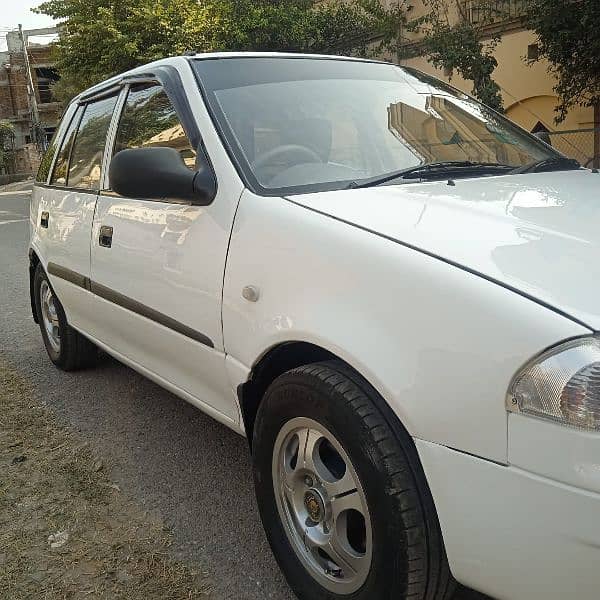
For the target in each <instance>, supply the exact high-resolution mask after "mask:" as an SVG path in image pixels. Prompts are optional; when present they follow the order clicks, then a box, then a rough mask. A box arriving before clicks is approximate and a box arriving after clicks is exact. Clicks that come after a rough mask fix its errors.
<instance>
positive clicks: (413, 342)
mask: <svg viewBox="0 0 600 600" xmlns="http://www.w3.org/2000/svg"><path fill="white" fill-rule="evenodd" d="M248 284H252V285H256V286H257V287H258V288H260V292H261V299H260V301H259V302H256V303H253V302H248V301H247V300H245V299H244V298H243V297H242V288H243V287H244V286H245V285H248ZM223 300H224V303H223V325H224V334H225V348H226V351H227V353H228V354H231V355H233V356H234V357H236V358H237V359H239V360H240V361H241V362H242V363H243V364H245V365H252V364H253V363H254V362H255V361H256V360H257V359H258V358H259V357H260V356H261V355H262V354H264V353H265V352H266V351H267V350H268V349H269V348H271V347H273V346H275V345H276V344H279V343H282V342H285V341H289V340H300V341H306V342H311V343H314V344H317V345H319V346H322V347H324V348H326V349H327V350H330V351H331V352H333V353H334V354H336V355H338V356H340V357H341V358H343V359H344V360H346V361H347V362H349V363H350V364H351V365H352V366H353V367H355V368H356V369H357V370H358V371H359V372H360V373H362V374H363V375H364V376H365V377H366V378H367V379H368V380H369V381H370V382H371V384H373V385H374V386H375V387H376V388H377V389H378V390H379V392H380V393H381V394H382V396H383V397H384V398H385V399H386V400H387V402H388V403H389V404H390V405H391V406H392V408H393V409H394V411H395V412H396V414H398V416H399V417H400V419H401V421H402V422H403V423H404V425H405V427H406V428H407V429H408V431H409V432H410V433H411V434H412V435H414V436H416V437H419V438H422V439H426V440H430V441H433V442H437V443H440V444H445V445H448V446H451V447H454V448H460V449H462V450H465V451H467V452H471V453H473V454H477V455H480V456H484V457H487V458H490V459H493V460H497V461H506V411H505V405H504V397H505V394H506V390H507V388H508V384H509V382H510V380H511V378H512V376H513V375H514V373H515V371H516V370H517V369H518V368H519V367H520V366H521V365H522V364H523V362H524V361H525V360H527V359H528V358H530V357H531V356H532V355H534V354H536V353H537V352H539V350H540V349H542V348H545V347H546V346H549V345H551V344H553V343H555V341H556V340H560V339H563V338H566V337H570V336H574V335H581V334H585V333H587V332H588V330H587V329H585V328H583V327H581V326H580V325H577V324H575V323H573V322H572V321H569V320H567V319H565V318H564V317H562V316H559V315H557V314H555V313H553V312H552V311H550V310H548V309H545V308H542V307H540V306H539V305H537V304H535V303H534V302H532V301H531V300H528V299H525V298H523V297H522V296H520V295H518V294H515V293H513V292H508V291H507V290H506V289H505V288H503V287H501V286H499V285H497V284H494V283H491V282H489V281H486V280H484V279H482V278H481V277H478V276H476V275H472V274H470V273H466V272H465V271H462V270H461V269H459V268H456V267H451V266H449V265H447V264H445V263H443V262H442V261H440V260H437V259H435V258H431V257H429V256H426V255H425V254H422V253H420V252H417V251H415V250H411V249H409V248H406V247H405V246H402V245H400V244H397V243H396V242H393V241H390V240H387V239H384V238H382V237H379V236H376V235H373V234H371V233H368V232H365V231H362V230H360V229H357V228H356V227H353V226H352V225H348V224H345V223H341V222H339V221H336V220H335V219H332V218H330V217H326V216H323V215H321V214H318V213H316V212H314V211H311V210H307V209H305V208H303V207H301V206H298V205H296V204H293V203H291V202H288V201H285V200H282V199H279V198H264V197H259V196H255V195H253V194H251V193H250V192H245V193H244V196H243V197H242V200H241V202H240V206H239V208H238V214H237V217H236V224H235V228H234V232H233V236H232V239H231V246H230V251H229V259H228V262H227V272H226V277H225V289H224V296H223Z"/></svg>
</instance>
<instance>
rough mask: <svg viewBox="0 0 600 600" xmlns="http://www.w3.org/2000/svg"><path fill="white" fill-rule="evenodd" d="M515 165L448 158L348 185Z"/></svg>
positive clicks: (370, 183)
mask: <svg viewBox="0 0 600 600" xmlns="http://www.w3.org/2000/svg"><path fill="white" fill-rule="evenodd" d="M513 169H514V167H511V166H510V165H503V164H501V163H490V162H473V161H471V160H447V161H440V162H432V163H427V164H424V165H416V166H414V167H409V168H408V169H400V170H399V171H392V172H391V173H385V174H384V175H377V176H375V177H370V178H369V179H361V180H359V181H353V182H352V183H350V184H349V185H348V189H355V188H364V187H371V186H376V185H382V184H384V183H387V182H388V181H393V180H394V179H437V178H443V177H447V176H448V175H461V174H463V173H467V172H468V173H469V174H480V173H487V172H490V171H491V172H496V171H503V172H509V171H512V170H513Z"/></svg>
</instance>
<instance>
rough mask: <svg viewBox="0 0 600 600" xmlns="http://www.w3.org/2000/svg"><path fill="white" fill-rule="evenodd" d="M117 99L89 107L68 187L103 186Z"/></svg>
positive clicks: (71, 163)
mask: <svg viewBox="0 0 600 600" xmlns="http://www.w3.org/2000/svg"><path fill="white" fill-rule="evenodd" d="M116 103H117V96H116V95H115V96H109V97H107V98H102V99H101V100H96V101H93V102H90V103H89V104H87V105H86V106H85V110H84V113H83V117H82V118H81V122H80V124H79V128H78V130H77V135H76V136H75V141H74V142H73V150H72V151H71V159H70V161H69V171H68V175H67V186H68V187H72V188H77V189H84V190H97V189H98V186H99V184H100V175H101V170H102V159H103V157H104V148H105V146H106V135H107V133H108V127H109V125H110V122H111V120H112V116H113V111H114V108H115V105H116Z"/></svg>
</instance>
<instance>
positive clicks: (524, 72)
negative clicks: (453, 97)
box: [384, 0, 600, 166]
mask: <svg viewBox="0 0 600 600" xmlns="http://www.w3.org/2000/svg"><path fill="white" fill-rule="evenodd" d="M458 1H459V2H460V3H461V7H463V10H464V12H463V15H466V16H467V18H468V19H469V20H471V21H472V22H475V23H477V21H478V19H480V18H481V16H480V15H478V13H477V11H476V10H473V9H472V3H470V2H468V0H467V1H465V0H458ZM384 2H386V3H387V4H388V6H390V5H395V4H396V3H397V0H384ZM456 2H457V0H447V5H448V11H449V12H448V14H449V18H450V20H451V21H452V20H456V19H458V18H459V16H458V10H457V6H456ZM410 4H412V6H413V10H412V11H411V18H416V17H418V16H420V15H423V14H424V13H425V7H424V5H423V2H422V1H421V0H410ZM496 4H497V5H498V7H499V9H500V10H501V11H502V14H503V15H505V17H504V18H503V19H502V20H501V21H499V22H497V23H495V24H494V25H489V26H486V27H484V28H482V32H483V37H484V38H485V37H488V39H490V38H491V37H492V34H493V33H494V32H500V33H501V41H500V43H499V44H498V46H497V47H496V49H495V52H494V55H495V57H496V59H497V61H498V67H497V68H496V70H495V71H494V73H493V79H494V80H495V81H496V83H498V85H499V86H500V88H501V90H502V98H503V104H504V108H505V112H506V115H507V116H508V117H509V118H510V119H512V120H513V121H515V122H517V123H518V124H520V125H521V126H522V127H524V128H525V129H527V130H528V131H532V132H535V131H540V130H547V131H549V132H550V136H549V137H550V140H551V143H552V145H553V146H554V147H556V148H557V149H559V150H560V151H561V152H564V153H565V154H567V155H569V156H573V157H574V158H577V159H578V160H579V161H580V162H581V163H582V164H584V165H586V166H592V164H593V163H594V155H595V156H596V161H598V160H600V156H599V155H600V131H597V132H594V125H595V126H596V128H600V123H596V124H594V111H593V109H592V108H583V107H582V108H579V107H577V108H573V109H571V111H570V112H569V114H568V116H567V118H566V120H565V121H563V122H562V123H560V124H559V125H557V124H555V122H554V117H555V112H554V109H555V107H556V106H557V104H558V98H557V97H556V94H555V93H554V91H553V88H554V86H555V84H556V81H555V79H554V77H553V76H552V75H551V74H549V73H548V66H549V65H548V63H547V62H546V61H544V60H541V61H539V62H535V63H533V64H529V63H528V62H527V60H526V58H527V57H528V56H529V57H533V56H535V53H536V52H537V46H536V38H535V35H534V33H533V32H531V31H529V30H526V29H524V28H523V26H522V24H521V21H520V18H519V15H520V13H521V11H522V8H523V4H524V3H523V1H522V0H498V1H497V3H496ZM402 40H403V47H404V49H405V50H406V54H407V55H408V54H410V53H411V52H416V53H417V54H418V53H419V43H418V41H419V35H418V34H414V33H411V32H407V31H406V32H402ZM400 62H401V63H402V64H406V65H410V66H413V67H415V68H418V69H420V70H422V71H425V72H427V73H430V74H432V75H435V76H437V77H439V78H441V79H444V80H445V81H448V82H449V83H451V84H452V85H454V86H455V87H457V88H459V89H461V90H463V91H465V92H468V93H471V92H472V82H470V81H465V80H464V79H462V78H461V77H460V76H459V75H458V74H457V73H452V74H450V73H445V72H443V71H441V70H438V69H435V67H433V65H431V64H430V63H429V62H427V59H426V58H425V57H424V56H417V57H416V58H410V59H401V60H400Z"/></svg>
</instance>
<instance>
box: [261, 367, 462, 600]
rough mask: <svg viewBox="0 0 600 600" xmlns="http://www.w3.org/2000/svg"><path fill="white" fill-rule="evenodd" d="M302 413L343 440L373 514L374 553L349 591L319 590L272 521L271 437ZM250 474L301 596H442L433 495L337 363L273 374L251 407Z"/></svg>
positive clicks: (436, 599)
mask: <svg viewBox="0 0 600 600" xmlns="http://www.w3.org/2000/svg"><path fill="white" fill-rule="evenodd" d="M296 417H308V418H310V419H312V420H314V421H317V422H318V423H320V424H321V425H322V426H323V427H325V428H327V429H328V430H329V431H330V432H331V433H332V434H333V435H334V436H336V438H337V440H338V441H339V442H340V443H341V445H342V447H343V448H344V450H345V452H346V454H347V455H348V457H349V458H350V460H351V462H352V465H353V467H354V470H355V471H356V473H357V475H358V478H359V480H360V482H361V485H362V488H363V490H364V493H365V496H366V501H367V505H368V509H369V513H370V515H371V523H372V532H373V553H372V562H371V566H370V570H369V574H368V576H367V578H366V580H365V581H364V583H363V584H362V587H360V588H359V589H358V590H357V591H354V592H353V593H351V594H345V595H341V594H338V593H335V592H333V591H329V590H327V589H326V588H325V587H323V586H321V584H320V583H319V582H318V581H317V580H316V579H314V578H313V576H312V575H311V574H310V572H309V571H308V570H307V569H306V568H305V567H304V566H303V564H302V563H301V562H300V560H299V559H298V557H297V555H296V553H295V551H294V549H293V548H292V546H291V544H290V542H289V539H288V537H287V534H286V532H285V529H284V525H283V524H282V521H281V519H280V517H279V512H278V508H277V502H276V499H275V490H274V485H273V473H272V461H273V451H274V447H275V442H276V439H277V436H278V434H279V432H280V431H281V429H282V427H283V426H284V425H285V424H286V422H288V421H290V420H291V419H293V418H296ZM253 470H254V482H255V487H256V495H257V500H258V506H259V510H260V514H261V518H262V522H263V525H264V528H265V531H266V534H267V538H268V540H269V543H270V545H271V548H272V550H273V553H274V555H275V558H276V559H277V561H278V563H279V565H280V567H281V569H282V571H283V573H284V575H285V577H286V578H287V580H288V583H289V585H290V586H291V588H292V589H293V591H294V592H295V594H296V595H297V596H298V598H300V599H301V600H334V599H340V598H347V599H349V600H401V599H410V600H447V599H449V598H450V597H451V596H452V594H453V592H454V589H455V587H456V584H455V581H454V579H453V578H452V575H451V574H450V570H449V567H448V562H447V559H446V553H445V549H444V544H443V540H442V535H441V531H440V527H439V522H438V518H437V514H436V511H435V507H434V504H433V499H432V497H431V493H430V491H429V487H428V485H427V482H426V479H425V475H424V473H423V470H422V467H421V464H420V461H419V458H418V455H417V452H416V449H415V447H414V444H413V441H412V439H411V438H410V436H409V435H408V433H407V432H406V431H405V430H404V428H403V427H402V425H401V424H400V423H399V422H398V420H397V419H396V418H395V416H394V415H393V413H392V412H391V411H390V409H389V408H388V407H387V405H386V404H385V403H384V402H383V400H382V399H381V398H380V396H379V395H378V394H377V392H375V390H374V389H373V388H372V387H371V386H370V385H369V384H368V383H367V382H366V381H365V380H364V379H362V378H361V377H360V376H358V375H357V374H356V373H355V372H354V371H352V370H351V369H349V368H347V367H346V366H345V365H343V364H342V363H340V362H338V361H329V362H322V363H315V364H311V365H306V366H302V367H299V368H296V369H293V370H291V371H288V372H287V373H284V374H283V375H281V376H280V377H278V378H277V379H276V380H275V381H274V382H273V383H272V384H271V386H270V387H269V388H268V390H267V392H266V393H265V396H264V399H263V401H262V403H261V405H260V407H259V410H258V414H257V417H256V422H255V425H254V435H253Z"/></svg>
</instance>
